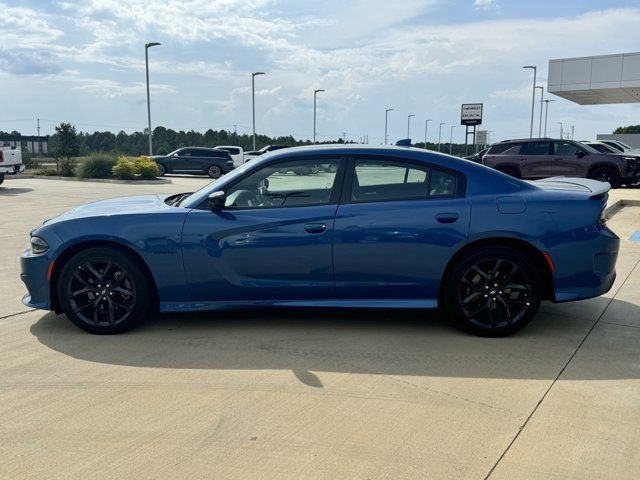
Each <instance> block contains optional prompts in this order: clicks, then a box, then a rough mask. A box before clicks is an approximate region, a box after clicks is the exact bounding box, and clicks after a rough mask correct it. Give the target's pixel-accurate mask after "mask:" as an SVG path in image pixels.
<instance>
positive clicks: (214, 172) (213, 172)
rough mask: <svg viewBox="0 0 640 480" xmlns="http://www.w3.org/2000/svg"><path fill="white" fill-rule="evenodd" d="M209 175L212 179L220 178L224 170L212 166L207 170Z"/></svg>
mask: <svg viewBox="0 0 640 480" xmlns="http://www.w3.org/2000/svg"><path fill="white" fill-rule="evenodd" d="M207 175H209V176H210V177H211V178H220V176H221V175H222V169H221V168H220V167H219V166H218V165H211V166H210V167H209V168H208V169H207Z"/></svg>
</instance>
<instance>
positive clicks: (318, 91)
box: [313, 88, 326, 93]
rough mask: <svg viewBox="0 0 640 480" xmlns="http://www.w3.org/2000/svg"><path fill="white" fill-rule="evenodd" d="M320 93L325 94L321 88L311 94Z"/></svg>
mask: <svg viewBox="0 0 640 480" xmlns="http://www.w3.org/2000/svg"><path fill="white" fill-rule="evenodd" d="M320 92H326V90H323V89H322V88H319V89H317V90H314V91H313V93H320Z"/></svg>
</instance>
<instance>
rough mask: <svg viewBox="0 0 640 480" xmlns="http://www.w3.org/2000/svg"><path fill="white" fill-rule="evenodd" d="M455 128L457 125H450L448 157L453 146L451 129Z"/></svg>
mask: <svg viewBox="0 0 640 480" xmlns="http://www.w3.org/2000/svg"><path fill="white" fill-rule="evenodd" d="M456 127H457V125H451V133H450V135H449V155H451V146H452V145H453V129H454V128H456Z"/></svg>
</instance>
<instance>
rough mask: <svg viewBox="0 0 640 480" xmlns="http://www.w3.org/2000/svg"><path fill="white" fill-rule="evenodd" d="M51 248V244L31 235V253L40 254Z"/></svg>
mask: <svg viewBox="0 0 640 480" xmlns="http://www.w3.org/2000/svg"><path fill="white" fill-rule="evenodd" d="M47 250H49V244H48V243H47V242H45V241H44V240H43V239H41V238H40V237H31V253H34V254H36V255H39V254H41V253H44V252H46V251H47Z"/></svg>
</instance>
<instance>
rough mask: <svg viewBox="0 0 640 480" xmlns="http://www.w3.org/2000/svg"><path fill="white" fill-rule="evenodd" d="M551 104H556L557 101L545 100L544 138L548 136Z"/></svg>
mask: <svg viewBox="0 0 640 480" xmlns="http://www.w3.org/2000/svg"><path fill="white" fill-rule="evenodd" d="M549 102H555V100H545V101H544V103H545V105H544V136H545V137H546V136H547V117H548V116H549Z"/></svg>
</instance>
